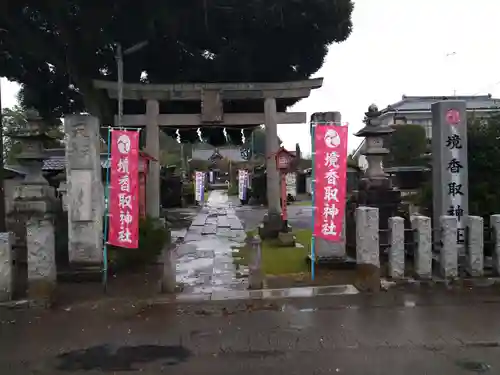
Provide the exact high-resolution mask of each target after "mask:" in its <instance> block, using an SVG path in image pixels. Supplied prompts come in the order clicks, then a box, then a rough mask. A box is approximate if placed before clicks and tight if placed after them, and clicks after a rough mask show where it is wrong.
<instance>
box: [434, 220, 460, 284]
mask: <svg viewBox="0 0 500 375" xmlns="http://www.w3.org/2000/svg"><path fill="white" fill-rule="evenodd" d="M439 224H440V227H441V251H440V259H439V266H440V271H441V276H442V277H444V278H446V279H449V278H451V279H454V278H457V277H458V246H457V224H458V220H457V218H456V216H447V215H443V216H441V217H440V218H439Z"/></svg>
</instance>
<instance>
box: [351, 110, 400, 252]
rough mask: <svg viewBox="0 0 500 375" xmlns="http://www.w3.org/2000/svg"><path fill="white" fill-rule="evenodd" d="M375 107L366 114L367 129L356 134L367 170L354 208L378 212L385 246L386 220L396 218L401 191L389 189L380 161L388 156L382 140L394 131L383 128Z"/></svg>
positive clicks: (388, 182)
mask: <svg viewBox="0 0 500 375" xmlns="http://www.w3.org/2000/svg"><path fill="white" fill-rule="evenodd" d="M381 114H382V113H381V112H380V111H379V110H378V108H377V106H376V105H375V104H372V105H371V106H370V107H369V108H368V112H366V113H365V116H366V117H365V120H364V122H365V124H366V126H365V127H364V128H363V129H361V130H360V131H359V132H357V133H356V134H355V135H356V136H357V137H365V146H366V148H365V150H364V151H362V154H363V155H365V156H366V161H367V162H368V168H367V169H366V171H365V173H364V176H363V177H362V178H361V180H360V182H359V188H358V194H357V197H356V202H355V203H356V205H357V206H370V207H377V208H378V209H379V228H380V229H381V233H380V243H382V244H387V243H388V235H387V231H385V229H387V228H388V220H389V217H391V216H396V215H397V211H398V206H399V204H400V203H401V192H400V191H399V190H395V189H393V188H392V183H391V180H390V179H389V178H388V176H387V175H386V173H385V172H384V167H383V158H384V156H385V155H387V154H389V150H388V149H386V148H384V138H386V137H387V136H388V135H390V134H392V133H393V132H394V129H393V128H391V127H390V126H388V125H382V121H381V119H380V115H381Z"/></svg>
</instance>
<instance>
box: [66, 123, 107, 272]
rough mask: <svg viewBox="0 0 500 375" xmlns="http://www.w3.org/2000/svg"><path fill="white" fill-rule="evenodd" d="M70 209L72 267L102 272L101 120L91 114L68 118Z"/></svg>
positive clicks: (70, 258)
mask: <svg viewBox="0 0 500 375" xmlns="http://www.w3.org/2000/svg"><path fill="white" fill-rule="evenodd" d="M64 127H65V131H66V134H67V136H68V140H67V142H66V176H67V185H68V186H67V209H68V239H69V241H68V242H69V243H68V252H69V254H68V256H69V262H70V264H71V267H72V268H73V269H75V270H78V269H80V268H81V267H85V268H87V267H89V266H90V267H92V268H95V269H96V272H99V271H100V268H101V264H102V259H103V258H102V257H103V255H102V246H103V227H102V225H103V217H104V191H103V185H102V182H101V158H100V140H99V121H98V119H97V118H96V117H93V116H88V115H71V116H67V117H65V118H64Z"/></svg>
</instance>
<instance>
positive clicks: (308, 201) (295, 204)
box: [293, 200, 312, 206]
mask: <svg viewBox="0 0 500 375" xmlns="http://www.w3.org/2000/svg"><path fill="white" fill-rule="evenodd" d="M293 205H294V206H312V201H311V200H306V201H295V202H293Z"/></svg>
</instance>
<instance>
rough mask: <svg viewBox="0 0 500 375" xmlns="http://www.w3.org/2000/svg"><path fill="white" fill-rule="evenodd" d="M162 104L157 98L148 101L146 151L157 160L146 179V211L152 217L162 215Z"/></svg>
mask: <svg viewBox="0 0 500 375" xmlns="http://www.w3.org/2000/svg"><path fill="white" fill-rule="evenodd" d="M159 114H160V105H159V103H158V101H157V100H148V101H147V103H146V152H147V153H148V154H149V155H150V156H151V157H153V158H154V159H156V160H151V161H150V162H149V168H148V178H147V180H146V213H147V215H148V216H150V217H152V218H159V217H160V162H159V160H160V140H159V139H160V129H159V128H158V115H159Z"/></svg>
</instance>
